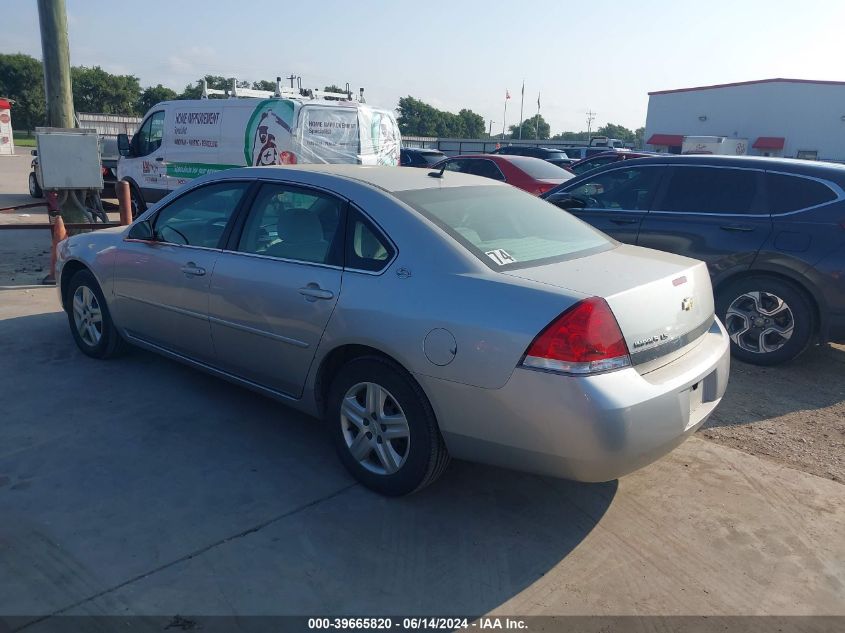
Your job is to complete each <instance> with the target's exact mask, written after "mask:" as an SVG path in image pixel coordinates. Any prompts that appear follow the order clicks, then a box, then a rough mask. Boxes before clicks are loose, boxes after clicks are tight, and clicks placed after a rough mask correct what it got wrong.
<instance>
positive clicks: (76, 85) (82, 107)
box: [70, 66, 141, 114]
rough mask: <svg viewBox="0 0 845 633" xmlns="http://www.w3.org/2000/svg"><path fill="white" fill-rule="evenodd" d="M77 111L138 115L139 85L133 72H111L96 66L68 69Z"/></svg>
mask: <svg viewBox="0 0 845 633" xmlns="http://www.w3.org/2000/svg"><path fill="white" fill-rule="evenodd" d="M70 76H71V82H72V83H73V107H74V109H75V110H76V111H77V112H104V113H106V114H137V113H138V103H139V100H140V97H141V85H140V84H139V83H138V78H137V77H135V76H134V75H113V74H111V73H109V72H106V71H105V70H103V69H102V68H100V67H99V66H94V67H93V68H88V67H86V66H75V67H73V68H71V69H70Z"/></svg>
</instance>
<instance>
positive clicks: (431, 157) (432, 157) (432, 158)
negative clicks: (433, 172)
mask: <svg viewBox="0 0 845 633" xmlns="http://www.w3.org/2000/svg"><path fill="white" fill-rule="evenodd" d="M418 156H419V157H420V158H422V159H423V160H424V161H425V162H426V163H427V164H429V165H434V164H435V163H439V162H440V161H441V160H443V159H444V158H446V154H441V153H440V152H432V153H430V154H429V153H425V154H423V153H422V152H420V153H419V154H418Z"/></svg>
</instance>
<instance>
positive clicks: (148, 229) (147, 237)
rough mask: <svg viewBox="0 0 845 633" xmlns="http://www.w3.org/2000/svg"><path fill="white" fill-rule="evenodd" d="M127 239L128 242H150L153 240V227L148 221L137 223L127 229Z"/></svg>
mask: <svg viewBox="0 0 845 633" xmlns="http://www.w3.org/2000/svg"><path fill="white" fill-rule="evenodd" d="M127 237H128V238H129V239H130V240H144V241H145V242H150V241H152V240H153V239H154V238H153V225H152V224H150V221H149V220H143V221H141V222H137V223H136V224H133V225H132V228H131V229H129V235H128V236H127Z"/></svg>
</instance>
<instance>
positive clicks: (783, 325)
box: [725, 291, 795, 354]
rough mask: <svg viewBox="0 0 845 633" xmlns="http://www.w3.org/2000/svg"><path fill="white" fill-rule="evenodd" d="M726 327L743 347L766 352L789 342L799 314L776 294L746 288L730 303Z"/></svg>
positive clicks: (757, 352) (775, 349)
mask: <svg viewBox="0 0 845 633" xmlns="http://www.w3.org/2000/svg"><path fill="white" fill-rule="evenodd" d="M725 327H726V328H727V330H728V335H729V336H730V337H731V340H732V341H733V342H734V343H736V345H737V346H739V347H740V348H741V349H743V350H745V351H747V352H752V353H755V354H766V353H770V352H775V351H777V350H779V349H780V348H781V347H783V346H784V345H786V343H787V342H789V339H790V338H792V332H793V329H794V328H795V317H794V315H793V314H792V309H791V308H790V307H789V305H788V304H787V303H786V302H785V301H784V300H783V299H781V298H780V297H779V296H777V295H776V294H773V293H770V292H763V291H754V292H746V293H744V294H741V295H740V296H738V297H737V298H736V299H734V300H733V301H732V302H731V304H730V306H728V310H727V313H726V314H725Z"/></svg>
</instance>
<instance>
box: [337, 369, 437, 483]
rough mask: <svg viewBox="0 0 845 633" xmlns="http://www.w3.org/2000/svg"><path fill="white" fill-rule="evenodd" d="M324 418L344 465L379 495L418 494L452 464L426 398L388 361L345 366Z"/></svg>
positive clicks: (402, 372)
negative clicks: (416, 492) (417, 492)
mask: <svg viewBox="0 0 845 633" xmlns="http://www.w3.org/2000/svg"><path fill="white" fill-rule="evenodd" d="M374 416H375V417H374ZM325 418H326V422H327V424H328V425H329V429H330V432H331V433H332V437H333V441H334V443H335V448H336V449H337V453H338V456H339V457H340V461H341V462H342V463H343V465H344V466H346V468H347V470H349V472H350V473H351V474H352V476H353V477H355V479H357V480H358V481H359V482H361V483H362V484H364V485H365V486H367V487H368V488H370V489H372V490H375V491H376V492H379V493H381V494H384V495H389V496H400V495H406V494H409V493H411V492H415V491H417V490H420V489H421V488H424V487H425V486H427V485H429V484H431V483H432V482H433V481H435V480H436V479H437V478H438V477H440V475H442V474H443V471H444V470H445V469H446V466H447V465H448V464H449V452H448V450H447V449H446V444H445V443H444V442H443V437H442V436H441V434H440V429H439V428H438V426H437V420H436V418H435V416H434V411H433V410H432V408H431V404H430V403H429V401H428V398H426V396H425V394H424V393H423V391H422V389H421V388H420V386H419V385H418V384H417V383H416V382H415V381H414V380H413V378H411V376H410V375H408V373H407V372H405V371H404V370H402V369H401V368H400V367H398V366H397V365H396V364H394V363H392V362H390V361H388V360H386V359H383V358H380V357H362V358H357V359H355V360H352V361H350V362H349V363H347V364H346V365H344V366H343V367H342V368H341V369H340V371H339V372H338V373H337V375H336V376H335V377H334V379H333V380H332V382H331V386H330V387H329V393H328V398H327V405H326V410H325ZM403 433H404V434H405V435H403Z"/></svg>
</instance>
